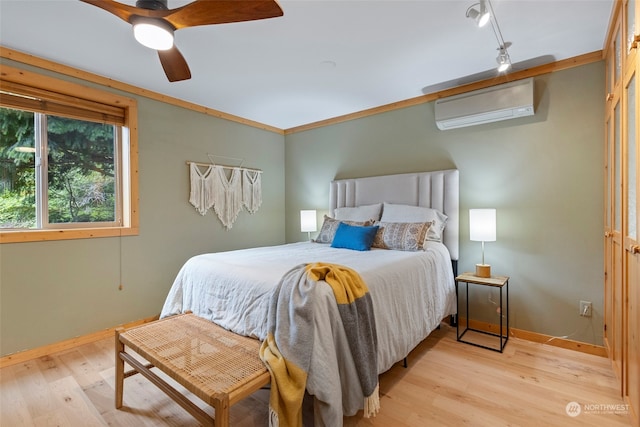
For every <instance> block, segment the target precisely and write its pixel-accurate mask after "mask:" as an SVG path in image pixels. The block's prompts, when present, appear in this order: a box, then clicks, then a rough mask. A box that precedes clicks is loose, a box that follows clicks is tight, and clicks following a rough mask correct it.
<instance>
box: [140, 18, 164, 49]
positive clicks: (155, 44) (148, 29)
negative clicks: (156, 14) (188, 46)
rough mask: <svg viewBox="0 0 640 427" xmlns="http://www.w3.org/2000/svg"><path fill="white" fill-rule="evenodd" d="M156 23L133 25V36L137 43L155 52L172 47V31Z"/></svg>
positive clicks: (143, 22)
mask: <svg viewBox="0 0 640 427" xmlns="http://www.w3.org/2000/svg"><path fill="white" fill-rule="evenodd" d="M167 27H168V26H165V25H160V23H156V22H146V21H141V22H136V23H135V24H133V36H134V37H135V38H136V40H137V41H138V43H140V44H141V45H143V46H146V47H148V48H151V49H155V50H167V49H171V48H172V47H173V29H171V28H167Z"/></svg>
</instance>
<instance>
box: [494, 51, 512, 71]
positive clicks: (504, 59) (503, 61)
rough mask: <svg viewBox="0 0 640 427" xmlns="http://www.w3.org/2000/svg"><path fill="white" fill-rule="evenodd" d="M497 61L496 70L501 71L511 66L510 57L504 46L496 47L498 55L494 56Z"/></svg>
mask: <svg viewBox="0 0 640 427" xmlns="http://www.w3.org/2000/svg"><path fill="white" fill-rule="evenodd" d="M496 61H497V62H498V72H499V73H503V72H505V71H507V70H508V69H509V68H511V58H509V52H507V48H506V46H500V47H499V48H498V57H497V58H496Z"/></svg>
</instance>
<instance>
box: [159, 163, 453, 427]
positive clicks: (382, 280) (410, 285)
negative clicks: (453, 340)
mask: <svg viewBox="0 0 640 427" xmlns="http://www.w3.org/2000/svg"><path fill="white" fill-rule="evenodd" d="M329 194H330V213H331V215H332V216H333V217H338V218H343V220H341V221H340V222H348V221H349V220H351V221H356V222H355V224H358V222H357V220H358V218H356V219H353V218H355V217H354V216H353V215H356V216H357V215H368V213H363V212H365V211H367V212H368V209H370V208H372V207H373V209H375V207H376V206H377V205H380V210H381V211H382V214H381V217H380V218H379V219H380V220H381V221H383V220H385V212H387V213H388V214H389V215H391V212H394V211H395V215H396V217H395V219H406V218H407V216H406V215H405V211H407V210H408V211H409V219H411V218H410V217H411V215H413V213H412V211H411V210H412V207H415V208H416V209H415V210H416V211H420V212H422V211H427V210H429V211H431V210H435V211H437V212H440V213H442V214H444V215H445V216H446V227H445V228H444V230H441V233H440V235H439V236H436V239H433V240H426V241H424V243H423V247H422V248H421V250H417V251H410V250H395V249H382V248H375V247H374V248H372V249H371V250H366V251H359V250H350V249H345V248H335V247H332V246H333V245H332V244H331V242H330V241H327V239H326V238H325V239H324V240H323V239H322V233H323V231H326V230H325V225H326V224H323V229H321V232H320V235H319V237H318V239H317V240H318V242H298V243H291V244H285V245H279V246H272V247H261V248H250V249H243V250H236V251H229V252H219V253H210V254H202V255H198V256H195V257H193V258H191V259H189V260H188V261H187V262H186V263H185V265H184V266H183V267H182V268H181V270H180V271H179V273H178V275H177V277H176V279H175V281H174V283H173V285H172V287H171V289H170V291H169V294H168V295H167V298H166V300H165V303H164V306H163V308H162V312H161V317H167V316H171V315H174V314H179V313H184V312H186V311H192V312H193V313H194V314H196V315H197V316H200V317H203V318H206V319H209V320H211V321H212V322H214V323H216V324H218V325H220V326H222V327H224V328H226V329H229V330H231V331H233V332H235V333H238V334H241V335H246V336H251V337H255V338H257V339H260V340H264V339H265V337H266V334H267V330H266V323H267V322H266V321H265V319H266V316H267V310H268V306H269V300H270V296H271V294H272V291H273V289H274V287H275V286H276V285H277V284H278V282H279V281H280V279H281V278H282V277H283V275H284V274H285V273H287V271H289V270H291V269H292V268H293V267H295V266H297V265H300V264H305V263H311V262H325V263H335V264H340V265H345V266H348V267H350V268H352V269H354V270H355V271H357V272H358V273H359V274H360V275H361V276H362V279H363V280H364V282H365V283H366V284H367V286H368V288H369V292H370V295H371V300H372V304H373V312H374V315H375V323H376V326H377V328H376V334H377V345H378V347H377V364H378V373H382V372H385V371H386V370H388V369H389V368H390V367H391V366H392V365H393V364H394V363H396V362H398V361H401V360H403V359H404V358H405V357H406V356H407V354H408V353H409V352H410V351H411V350H412V349H413V348H414V347H415V346H416V345H417V344H418V343H420V342H421V341H422V340H423V339H424V338H426V337H427V336H428V335H429V334H430V333H431V331H433V330H434V329H435V328H436V327H437V326H438V325H439V324H440V322H441V321H442V319H444V318H446V317H447V316H449V315H454V314H455V313H456V296H455V284H454V270H455V269H456V264H457V260H458V250H459V248H458V235H459V225H458V223H459V216H458V215H459V202H458V201H459V196H458V171H457V170H454V169H451V170H444V171H432V172H421V173H410V174H397V175H386V176H377V177H367V178H355V179H342V180H335V181H333V182H331V183H330V191H329ZM419 208H425V209H419ZM426 208H429V209H426ZM397 215H399V216H397ZM387 219H394V218H393V217H391V216H388V217H387ZM329 221H332V219H331V218H325V223H328V222H329ZM406 222H417V221H406ZM390 223H391V221H386V222H384V221H383V224H390ZM352 224H353V223H352ZM376 224H380V223H376ZM429 230H433V228H429ZM437 240H441V241H437ZM317 288H318V292H320V297H319V298H317V301H318V303H317V304H316V305H315V306H314V309H313V311H314V326H313V328H314V331H313V334H314V337H315V342H314V346H313V357H312V359H313V360H312V362H311V363H312V365H311V368H310V370H309V376H308V379H307V392H308V394H309V395H311V396H314V409H315V411H314V412H315V418H316V425H328V426H330V425H341V423H342V417H343V416H345V415H346V416H350V415H354V414H355V413H357V411H358V410H360V409H362V406H363V392H362V389H361V387H360V386H359V384H358V382H357V381H354V378H357V374H356V373H355V371H356V367H355V363H354V361H353V359H351V358H350V357H349V356H348V355H345V354H343V353H342V351H341V350H340V349H341V348H343V347H344V344H345V342H346V339H347V338H346V336H345V333H344V330H341V328H336V319H339V318H340V314H339V313H338V308H337V304H336V303H335V298H334V297H333V295H332V291H331V290H330V288H329V286H324V287H317Z"/></svg>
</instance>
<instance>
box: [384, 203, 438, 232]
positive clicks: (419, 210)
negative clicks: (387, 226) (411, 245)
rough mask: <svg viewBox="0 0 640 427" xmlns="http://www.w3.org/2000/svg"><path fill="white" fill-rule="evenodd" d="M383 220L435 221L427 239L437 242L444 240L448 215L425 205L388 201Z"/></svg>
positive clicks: (385, 205)
mask: <svg viewBox="0 0 640 427" xmlns="http://www.w3.org/2000/svg"><path fill="white" fill-rule="evenodd" d="M380 221H383V222H429V221H433V226H431V227H429V231H427V239H426V240H433V241H436V242H441V241H442V232H443V231H444V227H445V225H446V224H447V216H446V215H445V214H443V213H442V212H440V211H438V210H436V209H431V208H425V207H423V206H411V205H397V204H393V203H386V202H385V204H384V206H383V208H382V218H380Z"/></svg>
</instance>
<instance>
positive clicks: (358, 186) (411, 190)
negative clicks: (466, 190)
mask: <svg viewBox="0 0 640 427" xmlns="http://www.w3.org/2000/svg"><path fill="white" fill-rule="evenodd" d="M459 200H460V197H459V173H458V170H457V169H448V170H442V171H433V172H417V173H404V174H398V175H383V176H373V177H368V178H352V179H339V180H335V181H332V182H331V186H330V189H329V203H330V208H331V214H332V215H333V213H334V211H335V209H336V208H341V207H355V206H361V205H370V204H373V203H382V202H388V203H398V204H405V205H413V206H424V207H429V208H433V209H437V210H439V211H440V212H442V213H444V214H445V215H447V217H448V219H447V226H446V228H445V230H444V235H443V243H444V244H445V246H447V248H448V249H449V252H450V253H451V259H452V260H454V261H457V260H458V257H459V242H458V239H459V235H460V225H459V222H460V214H459V210H460V204H459Z"/></svg>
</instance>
